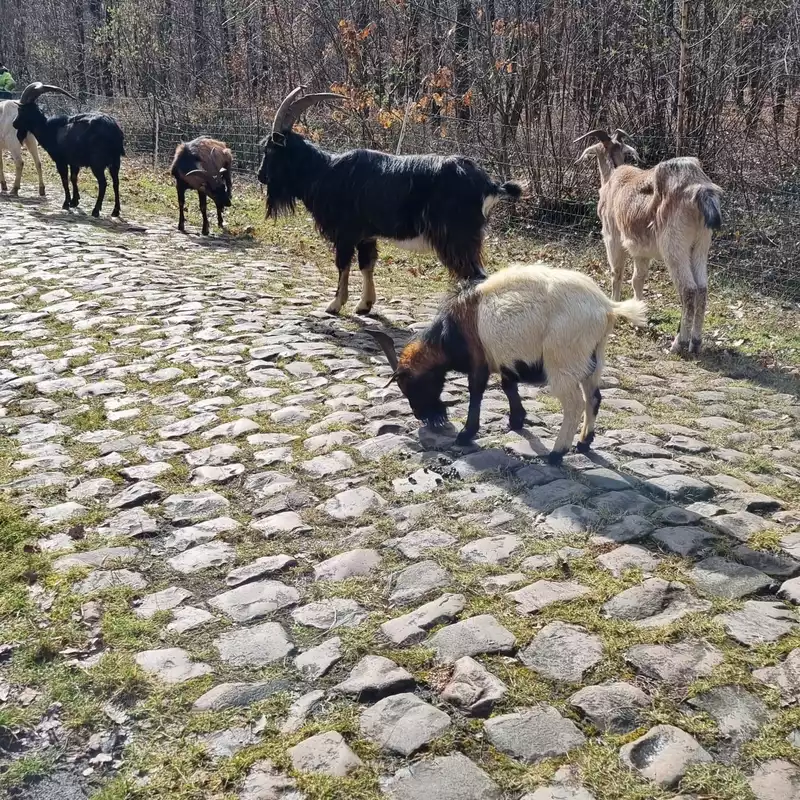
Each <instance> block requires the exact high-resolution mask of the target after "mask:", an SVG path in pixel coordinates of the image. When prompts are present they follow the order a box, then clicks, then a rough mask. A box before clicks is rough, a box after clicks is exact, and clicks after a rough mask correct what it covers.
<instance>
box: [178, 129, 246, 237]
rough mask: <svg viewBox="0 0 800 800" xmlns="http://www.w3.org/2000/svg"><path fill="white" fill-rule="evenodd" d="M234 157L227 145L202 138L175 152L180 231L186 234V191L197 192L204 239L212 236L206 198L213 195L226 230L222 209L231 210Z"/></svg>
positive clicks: (220, 220)
mask: <svg viewBox="0 0 800 800" xmlns="http://www.w3.org/2000/svg"><path fill="white" fill-rule="evenodd" d="M232 163H233V155H232V154H231V151H230V150H229V149H228V145H226V144H225V142H219V141H217V140H216V139H209V138H208V137H205V136H200V137H198V138H197V139H192V141H191V142H183V143H181V144H179V145H178V147H177V148H176V149H175V158H174V159H173V160H172V166H171V167H170V172H171V173H172V176H173V177H174V178H175V185H176V188H177V190H178V208H179V209H180V210H179V213H178V230H179V231H180V232H181V233H186V230H185V224H186V220H185V206H186V190H187V189H194V190H195V191H196V192H197V196H198V198H199V200H200V213H201V214H202V215H203V236H208V215H207V213H206V196H207V195H211V199H212V200H213V201H214V205H215V206H216V207H217V224H218V225H219V227H220V228H221V227H222V209H223V208H230V206H231V190H232V185H231V165H232Z"/></svg>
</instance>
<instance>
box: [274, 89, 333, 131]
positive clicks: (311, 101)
mask: <svg viewBox="0 0 800 800" xmlns="http://www.w3.org/2000/svg"><path fill="white" fill-rule="evenodd" d="M328 100H333V101H337V100H339V101H341V100H344V97H342V95H340V94H333V93H332V92H319V93H317V94H307V95H306V96H305V97H301V98H300V99H299V100H295V101H294V103H292V104H291V106H289V111H288V112H287V113H286V117H285V119H284V127H283V130H284V131H287V130H291V127H292V125H294V123H295V121H296V120H297V119H298V118H299V116H300V115H301V114H302V113H303V112H304V111H305V110H306V109H307V108H310V107H311V106H313V105H315V104H316V103H324V102H326V101H328Z"/></svg>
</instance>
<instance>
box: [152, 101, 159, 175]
mask: <svg viewBox="0 0 800 800" xmlns="http://www.w3.org/2000/svg"><path fill="white" fill-rule="evenodd" d="M158 133H159V131H158V105H156V98H155V96H153V170H157V169H158Z"/></svg>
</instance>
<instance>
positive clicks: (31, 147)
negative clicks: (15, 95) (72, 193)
mask: <svg viewBox="0 0 800 800" xmlns="http://www.w3.org/2000/svg"><path fill="white" fill-rule="evenodd" d="M18 112H19V103H17V101H16V100H2V101H0V190H2V191H4V192H7V191H8V184H7V183H6V173H5V170H4V169H3V151H4V150H8V151H9V152H10V153H11V158H12V159H13V160H14V166H15V167H16V175H15V176H14V185H13V186H12V187H11V196H12V197H16V196H17V195H18V194H19V185H20V182H21V181H22V146H21V144H20V141H19V139H17V133H16V131H15V130H14V120H15V119H16V118H17V113H18ZM24 144H25V147H27V148H28V152H29V153H30V154H31V158H32V159H33V163H34V165H35V166H36V174H37V175H38V176H39V196H40V197H44V179H43V178H42V162H41V161H40V160H39V148H38V146H37V144H36V139H35V138H34V137H33V136H32V135H31V134H28V135H27V136H26V137H25V141H24Z"/></svg>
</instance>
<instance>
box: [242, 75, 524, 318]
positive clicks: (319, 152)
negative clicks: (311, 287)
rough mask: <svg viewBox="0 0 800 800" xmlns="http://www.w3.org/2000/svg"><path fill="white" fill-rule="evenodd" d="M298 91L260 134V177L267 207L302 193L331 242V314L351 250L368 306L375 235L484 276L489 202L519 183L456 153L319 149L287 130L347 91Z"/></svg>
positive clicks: (272, 210)
mask: <svg viewBox="0 0 800 800" xmlns="http://www.w3.org/2000/svg"><path fill="white" fill-rule="evenodd" d="M302 92H303V87H298V88H297V89H295V90H294V91H292V92H291V93H290V94H289V95H288V96H287V97H286V99H285V100H284V101H283V103H281V106H280V108H279V109H278V111H277V113H276V115H275V120H274V122H273V125H272V134H271V135H270V136H269V137H268V138H267V140H266V141H265V143H264V157H263V159H262V161H261V166H260V168H259V170H258V180H259V181H260V182H261V183H262V184H265V185H266V187H267V216H268V217H277V216H279V215H280V214H282V213H293V212H294V210H295V203H296V201H297V200H301V201H302V202H303V204H304V205H305V206H306V208H307V209H308V210H309V211H310V212H311V216H312V217H313V218H314V222H315V223H316V225H317V229H318V230H319V232H320V233H321V234H322V235H323V236H324V237H325V238H326V239H328V240H329V241H330V242H332V243H333V246H334V249H335V251H336V268H337V269H338V272H339V281H338V286H337V289H336V297H335V298H334V300H333V301H332V302H331V304H330V305H329V306H328V309H327V311H328V313H329V314H338V313H339V311H340V310H341V309H342V306H343V305H344V304H345V303H346V302H347V295H348V281H349V278H350V262H351V261H352V260H353V256H354V255H355V254H356V253H357V254H358V266H359V269H360V270H361V273H362V275H363V278H364V281H363V286H362V291H361V301H360V302H359V304H358V307H357V308H356V313H357V314H366V313H369V312H370V311H371V310H372V307H373V305H374V303H375V300H376V295H375V283H374V279H373V272H374V269H375V264H376V262H377V260H378V247H377V244H376V240H377V239H379V238H382V239H390V240H393V241H394V242H395V244H397V245H399V246H400V247H403V248H405V249H409V250H414V251H417V252H427V251H430V250H433V251H435V252H436V254H437V255H438V256H439V258H440V259H441V261H442V263H443V264H444V265H445V267H447V269H448V270H449V271H450V273H451V274H452V275H453V276H454V277H456V278H460V279H467V280H472V279H482V278H485V277H486V273H485V272H484V269H483V257H482V246H483V233H484V228H485V226H486V222H487V219H488V216H489V212H490V211H491V209H492V207H493V206H494V205H495V204H496V203H497V202H498V201H499V200H501V199H503V198H509V199H512V200H515V199H517V198H519V197H520V196H521V194H522V187H521V186H520V184H518V183H515V182H513V181H509V182H507V183H503V184H497V183H495V182H494V181H492V180H491V179H490V178H489V176H488V175H487V174H486V173H485V172H484V171H483V170H482V169H481V168H480V167H479V166H477V165H476V164H475V163H474V162H473V161H471V160H470V159H468V158H464V157H462V156H447V157H444V156H436V155H421V156H394V155H389V154H387V153H380V152H377V151H375V150H348V151H347V152H345V153H339V154H334V153H329V152H326V151H325V150H323V149H321V148H319V147H317V146H316V145H314V144H312V143H311V142H309V141H308V140H307V139H304V138H303V137H302V136H300V135H299V134H297V133H294V132H293V131H292V125H293V123H294V121H295V120H296V119H297V118H298V117H299V116H300V114H301V113H302V112H303V111H304V110H305V109H306V108H308V107H309V106H311V105H313V104H314V103H319V102H323V101H327V100H331V101H333V100H343V99H344V98H343V97H342V96H341V95H337V94H328V93H323V94H310V95H307V96H305V97H301V96H300V95H301V93H302Z"/></svg>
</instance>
